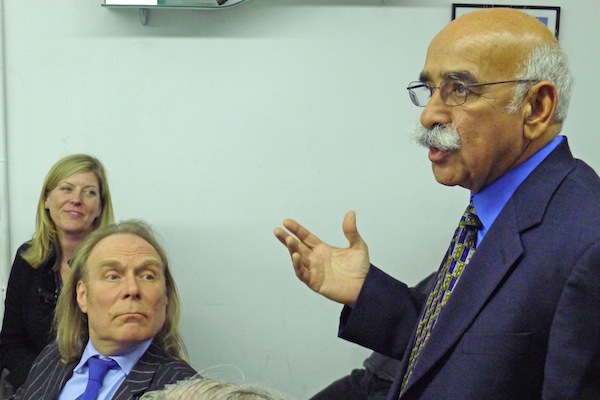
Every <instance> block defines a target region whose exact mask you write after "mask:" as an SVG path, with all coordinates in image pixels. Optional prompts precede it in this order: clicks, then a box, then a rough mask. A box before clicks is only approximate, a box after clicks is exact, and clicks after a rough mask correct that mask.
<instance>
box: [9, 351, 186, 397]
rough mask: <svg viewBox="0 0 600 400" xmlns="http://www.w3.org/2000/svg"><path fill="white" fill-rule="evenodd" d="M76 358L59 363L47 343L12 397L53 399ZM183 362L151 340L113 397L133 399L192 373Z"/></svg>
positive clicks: (74, 363) (54, 352)
mask: <svg viewBox="0 0 600 400" xmlns="http://www.w3.org/2000/svg"><path fill="white" fill-rule="evenodd" d="M78 362H79V361H76V362H73V363H70V364H63V363H62V362H60V354H59V352H58V346H57V344H56V342H54V343H52V344H50V345H48V346H47V347H46V348H45V349H44V351H42V353H41V354H40V356H39V357H38V358H37V359H36V361H35V363H34V364H33V366H32V367H31V371H30V372H29V375H28V377H27V381H26V382H25V384H24V385H23V386H22V387H21V388H20V389H19V391H18V392H17V393H16V395H15V397H14V399H15V400H20V399H23V400H54V399H56V398H57V397H58V395H59V393H60V391H61V390H62V388H63V386H64V385H65V383H66V382H67V381H68V380H69V379H70V378H71V375H73V368H74V367H75V365H77V363H78ZM196 374H197V372H196V371H195V370H194V369H193V368H192V367H190V366H189V365H188V364H187V363H185V362H183V361H179V360H175V359H173V358H171V357H169V356H168V355H166V354H165V352H164V351H163V350H162V349H161V348H160V347H158V346H157V345H155V344H154V343H152V344H151V345H150V347H149V348H148V350H146V352H145V353H144V355H143V356H142V358H140V360H139V361H138V362H137V363H136V364H135V366H134V367H133V369H132V370H131V372H130V373H129V375H128V376H127V378H126V379H125V381H124V382H123V383H122V384H121V386H120V387H119V389H118V390H117V393H116V394H115V395H114V396H113V400H133V399H137V398H139V397H141V396H142V395H143V394H144V393H145V392H147V391H151V390H158V389H162V388H163V387H164V386H165V385H166V384H168V383H175V382H177V381H179V380H182V379H185V378H188V377H190V376H194V375H196Z"/></svg>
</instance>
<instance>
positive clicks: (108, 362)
mask: <svg viewBox="0 0 600 400" xmlns="http://www.w3.org/2000/svg"><path fill="white" fill-rule="evenodd" d="M87 364H88V383H87V386H86V387H85V392H83V394H82V395H81V397H80V398H79V400H96V399H97V398H98V393H100V388H101V387H102V382H103V381H104V377H105V376H106V374H107V373H108V370H109V369H115V368H118V367H119V364H117V362H116V361H115V360H113V359H110V358H109V359H101V358H99V357H98V356H94V357H91V358H90V359H89V360H88V362H87Z"/></svg>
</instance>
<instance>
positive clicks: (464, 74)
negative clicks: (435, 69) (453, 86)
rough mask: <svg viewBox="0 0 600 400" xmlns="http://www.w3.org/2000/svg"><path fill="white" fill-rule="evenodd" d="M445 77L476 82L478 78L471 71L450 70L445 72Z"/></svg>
mask: <svg viewBox="0 0 600 400" xmlns="http://www.w3.org/2000/svg"><path fill="white" fill-rule="evenodd" d="M443 77H444V79H456V80H459V81H467V82H475V81H476V79H475V77H474V76H473V74H472V73H470V72H469V71H450V72H446V73H444V74H443Z"/></svg>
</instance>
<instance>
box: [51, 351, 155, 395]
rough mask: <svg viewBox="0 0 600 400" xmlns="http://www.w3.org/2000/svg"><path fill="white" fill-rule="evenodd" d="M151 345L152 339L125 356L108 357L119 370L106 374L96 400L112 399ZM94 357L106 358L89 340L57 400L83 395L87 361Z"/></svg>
mask: <svg viewBox="0 0 600 400" xmlns="http://www.w3.org/2000/svg"><path fill="white" fill-rule="evenodd" d="M151 343H152V339H148V340H145V341H143V342H141V343H139V344H137V345H135V346H134V347H133V348H132V349H130V350H129V351H128V352H127V353H125V354H119V355H115V356H110V358H112V359H113V360H115V361H116V362H117V364H119V368H118V369H111V370H109V371H108V373H107V374H106V377H105V378H104V381H103V383H102V388H100V393H99V394H98V400H110V399H112V397H113V396H114V395H115V393H116V392H117V389H119V386H121V384H122V383H123V382H124V381H125V378H127V375H129V373H130V372H131V370H132V369H133V367H134V366H135V364H136V363H137V362H138V360H139V359H140V358H142V356H143V355H144V353H145V352H146V350H148V347H150V344H151ZM94 356H99V357H100V358H106V356H104V355H102V354H100V352H99V351H98V350H96V349H95V348H94V345H93V344H92V342H91V340H88V343H87V345H86V346H85V350H84V351H83V354H82V355H81V359H80V360H79V363H78V364H77V365H76V366H75V368H73V376H71V379H69V380H68V381H67V383H66V384H65V386H64V387H63V389H62V390H61V392H60V395H59V396H58V399H57V400H73V399H76V398H78V397H79V396H81V395H82V394H83V392H84V391H85V387H86V386H87V381H88V366H87V361H88V359H90V358H91V357H94Z"/></svg>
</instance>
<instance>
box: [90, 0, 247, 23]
mask: <svg viewBox="0 0 600 400" xmlns="http://www.w3.org/2000/svg"><path fill="white" fill-rule="evenodd" d="M247 1H248V0H130V1H129V0H104V1H103V3H102V7H108V8H137V9H139V11H140V20H141V22H142V25H147V24H148V18H149V17H150V10H161V9H163V10H164V9H171V10H173V9H187V10H223V9H227V8H231V7H235V6H237V5H240V4H242V3H245V2H247Z"/></svg>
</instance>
